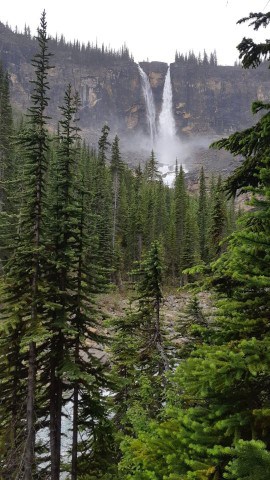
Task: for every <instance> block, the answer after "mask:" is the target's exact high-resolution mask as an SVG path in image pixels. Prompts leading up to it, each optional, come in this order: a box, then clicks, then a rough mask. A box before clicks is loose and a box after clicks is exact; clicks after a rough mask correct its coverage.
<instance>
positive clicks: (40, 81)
mask: <svg viewBox="0 0 270 480" xmlns="http://www.w3.org/2000/svg"><path fill="white" fill-rule="evenodd" d="M46 27H47V25H46V17H45V12H43V14H42V16H41V23H40V27H39V29H38V37H37V40H38V45H39V52H38V53H37V54H36V56H35V57H34V59H33V61H32V64H33V66H34V68H35V75H36V78H35V80H33V82H32V83H33V85H34V89H33V93H32V95H31V101H32V104H31V107H30V109H29V121H28V125H27V127H26V128H25V129H24V131H23V133H22V135H21V137H20V144H21V149H22V151H23V155H24V158H25V164H24V172H25V178H24V182H25V191H24V198H23V203H22V208H21V211H20V229H19V234H18V236H17V238H16V244H15V250H14V254H13V256H12V258H11V260H10V267H9V271H8V274H7V285H9V287H10V286H11V285H12V287H11V289H10V292H9V294H8V295H5V297H4V298H5V307H4V308H5V322H6V323H7V324H9V325H10V326H9V327H8V326H7V327H6V328H7V329H8V331H9V332H12V333H13V338H14V337H16V336H17V337H18V338H20V340H19V343H20V346H19V350H20V351H27V352H28V353H27V355H28V380H27V382H28V383H27V405H26V412H27V414H26V421H27V424H26V436H25V448H24V458H23V472H24V478H25V480H30V479H32V478H33V475H34V471H35V467H34V464H35V458H34V447H35V430H36V427H35V424H36V420H37V419H36V415H35V409H36V406H35V396H36V395H35V394H36V372H37V366H38V364H37V359H38V358H37V355H38V351H37V347H38V348H39V346H40V342H41V338H43V339H44V336H46V330H45V328H44V321H43V319H44V295H43V292H44V285H43V265H44V246H45V243H44V240H45V239H44V223H45V218H44V216H45V177H46V172H47V164H48V160H47V159H48V155H47V154H48V133H47V129H46V120H47V117H46V115H45V109H46V107H47V105H48V96H47V95H48V89H49V85H48V81H47V76H48V71H49V69H50V68H51V67H50V65H49V59H50V53H48V37H47V32H46ZM14 348H15V345H14ZM17 364H18V360H17ZM15 372H16V367H15V369H14V375H15V374H16V373H15Z"/></svg>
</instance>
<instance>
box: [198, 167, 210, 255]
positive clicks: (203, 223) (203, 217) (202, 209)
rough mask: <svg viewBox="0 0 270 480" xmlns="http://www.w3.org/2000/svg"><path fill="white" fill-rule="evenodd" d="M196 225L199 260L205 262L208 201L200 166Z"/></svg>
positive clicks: (202, 171)
mask: <svg viewBox="0 0 270 480" xmlns="http://www.w3.org/2000/svg"><path fill="white" fill-rule="evenodd" d="M198 227H199V244H200V257H201V260H202V261H203V262H205V263H207V261H208V258H209V253H208V248H209V246H208V235H207V232H208V202H207V192H206V183H205V175H204V169H203V167H202V168H201V172H200V179H199V201H198Z"/></svg>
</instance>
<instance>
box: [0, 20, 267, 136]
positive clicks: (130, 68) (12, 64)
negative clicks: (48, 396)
mask: <svg viewBox="0 0 270 480" xmlns="http://www.w3.org/2000/svg"><path fill="white" fill-rule="evenodd" d="M17 37H18V35H17ZM17 37H16V34H15V33H12V32H11V31H10V30H8V29H6V28H5V27H4V26H3V25H2V24H1V23H0V59H1V60H2V61H3V64H4V66H5V67H6V68H7V69H8V71H9V73H10V84H11V98H12V101H13V103H14V104H15V106H16V108H17V109H19V110H21V111H24V112H25V111H26V108H27V107H28V106H29V100H30V92H31V88H32V85H31V83H30V80H31V79H32V78H33V67H32V65H31V59H32V58H33V56H34V54H35V52H36V44H35V43H34V42H33V40H31V39H29V40H24V41H23V42H22V41H18V38H17ZM15 40H16V41H15ZM52 64H53V65H55V68H54V69H52V70H50V73H49V82H50V91H49V96H50V99H51V101H50V103H49V111H48V114H49V115H50V116H51V117H52V120H51V124H52V128H56V124H57V121H58V120H59V117H60V111H59V105H61V104H62V102H63V97H64V91H65V89H66V86H67V84H68V83H70V84H71V85H72V86H74V88H76V90H77V91H78V92H79V94H80V97H81V107H80V112H79V117H80V126H81V128H82V132H83V135H84V136H86V138H87V135H88V133H89V132H90V131H93V132H96V134H97V132H100V129H101V127H102V126H103V125H104V124H105V123H108V124H109V126H110V127H111V130H112V132H117V133H118V134H119V135H125V134H128V133H130V132H139V131H142V132H147V128H148V127H147V120H146V106H145V101H144V97H143V92H142V85H141V78H140V75H139V71H138V66H137V65H136V64H135V63H134V62H132V61H127V62H123V61H121V62H117V61H113V62H112V64H111V65H108V64H107V65H106V66H104V65H97V64H93V65H90V64H88V65H85V64H83V63H82V61H81V60H80V55H79V54H78V56H77V57H76V59H74V57H72V56H71V54H70V52H69V51H68V49H66V50H61V49H58V48H56V49H55V52H54V56H53V57H52ZM140 65H141V67H142V68H143V70H144V71H145V72H146V74H147V75H148V78H149V81H150V84H151V87H152V91H153V97H154V101H155V106H156V112H157V117H158V116H159V113H160V110H161V105H162V94H163V87H164V81H165V76H166V72H167V69H168V65H167V64H166V63H163V62H141V63H140ZM171 80H172V91H173V106H174V117H175V121H176V126H177V133H178V135H179V136H184V137H192V136H195V135H208V136H211V137H213V136H216V135H226V134H228V133H231V132H233V131H235V130H239V129H243V128H246V127H247V126H249V125H251V124H252V123H253V122H254V121H255V120H254V117H253V116H252V114H251V102H252V101H254V100H262V101H264V100H266V99H267V98H268V96H269V91H270V79H269V71H268V70H267V68H266V67H261V68H259V69H256V70H252V69H251V70H243V69H242V68H241V67H239V66H235V67H226V66H215V65H207V66H202V65H187V64H184V65H183V64H177V63H173V64H171Z"/></svg>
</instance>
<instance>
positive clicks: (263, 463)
mask: <svg viewBox="0 0 270 480" xmlns="http://www.w3.org/2000/svg"><path fill="white" fill-rule="evenodd" d="M233 457H234V458H233V460H231V461H230V462H229V463H228V465H227V466H226V473H224V478H226V479H230V480H233V479H235V480H267V479H268V477H269V471H270V453H269V451H267V450H266V445H265V444H264V443H263V442H261V441H259V440H251V441H250V442H248V441H244V440H239V442H238V443H237V444H236V446H235V449H234V450H233Z"/></svg>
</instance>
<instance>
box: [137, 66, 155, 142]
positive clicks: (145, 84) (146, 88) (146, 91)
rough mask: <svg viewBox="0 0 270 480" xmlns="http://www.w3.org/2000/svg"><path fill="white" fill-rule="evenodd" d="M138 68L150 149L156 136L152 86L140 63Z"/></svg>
mask: <svg viewBox="0 0 270 480" xmlns="http://www.w3.org/2000/svg"><path fill="white" fill-rule="evenodd" d="M138 69H139V72H140V76H141V79H142V90H143V96H144V99H145V106H146V115H147V121H148V126H149V132H150V141H151V149H153V148H154V145H155V140H156V137H157V129H156V108H155V103H154V98H153V92H152V88H151V85H150V82H149V79H148V76H147V75H146V73H145V72H144V70H143V69H142V68H141V67H140V65H138Z"/></svg>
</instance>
